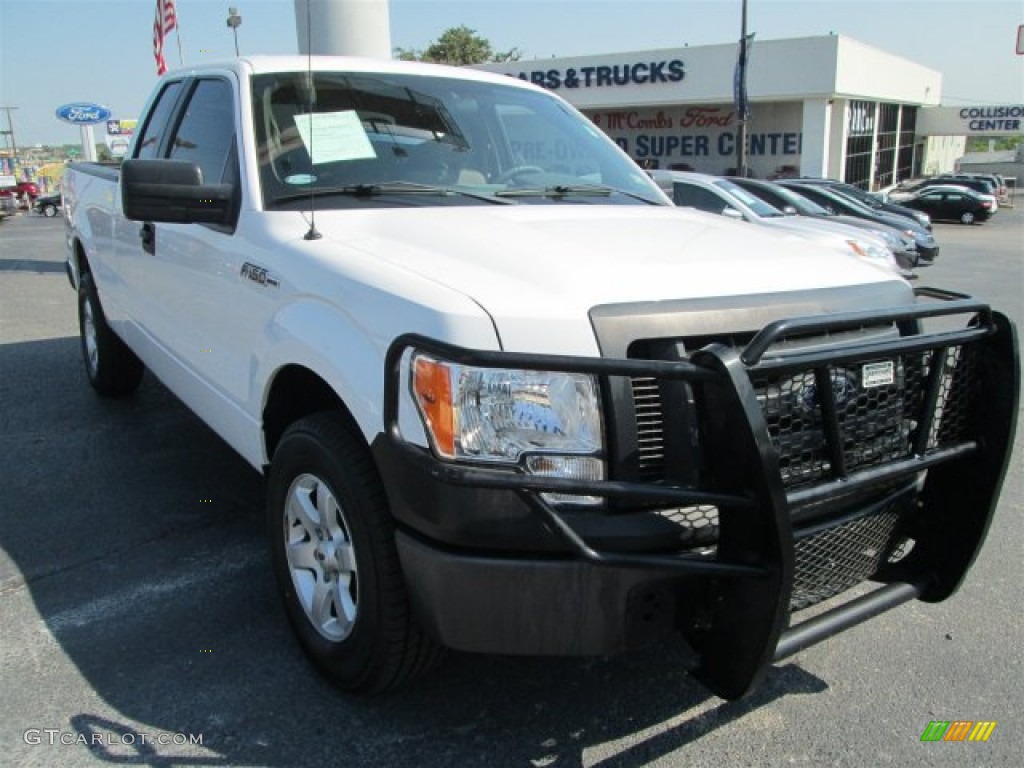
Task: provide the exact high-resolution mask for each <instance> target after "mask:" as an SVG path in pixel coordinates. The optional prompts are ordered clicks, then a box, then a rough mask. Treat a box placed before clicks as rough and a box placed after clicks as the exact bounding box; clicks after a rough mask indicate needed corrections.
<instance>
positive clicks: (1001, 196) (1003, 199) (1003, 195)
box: [953, 173, 1010, 213]
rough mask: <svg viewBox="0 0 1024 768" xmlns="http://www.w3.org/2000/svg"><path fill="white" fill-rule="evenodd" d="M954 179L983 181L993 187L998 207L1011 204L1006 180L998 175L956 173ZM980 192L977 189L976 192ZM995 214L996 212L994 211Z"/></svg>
mask: <svg viewBox="0 0 1024 768" xmlns="http://www.w3.org/2000/svg"><path fill="white" fill-rule="evenodd" d="M953 178H954V179H981V180H982V181H987V182H988V183H989V184H991V185H992V194H993V195H995V197H996V201H997V206H998V205H1005V204H1007V203H1008V202H1009V196H1010V190H1009V189H1008V188H1007V186H1006V179H1004V178H1003V177H1002V176H1001V175H999V174H998V173H954V174H953ZM977 191H978V190H977V189H975V192H977ZM993 213H995V211H994V210H993Z"/></svg>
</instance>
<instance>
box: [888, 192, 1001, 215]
mask: <svg viewBox="0 0 1024 768" xmlns="http://www.w3.org/2000/svg"><path fill="white" fill-rule="evenodd" d="M986 198H987V196H983V195H979V194H978V193H977V192H975V191H974V190H972V189H968V188H967V187H962V186H957V185H949V186H934V187H925V188H924V189H923V190H921V191H920V192H919V193H917V194H916V195H915V196H914V197H910V198H908V199H907V200H906V201H905V204H906V205H908V206H910V207H912V208H917V209H919V210H922V211H926V212H927V213H928V214H929V215H930V216H931V217H932V218H933V219H939V220H946V221H959V222H960V223H961V224H973V223H975V222H976V221H977V222H981V221H986V220H987V219H988V218H989V217H990V216H991V215H992V201H991V200H989V199H986Z"/></svg>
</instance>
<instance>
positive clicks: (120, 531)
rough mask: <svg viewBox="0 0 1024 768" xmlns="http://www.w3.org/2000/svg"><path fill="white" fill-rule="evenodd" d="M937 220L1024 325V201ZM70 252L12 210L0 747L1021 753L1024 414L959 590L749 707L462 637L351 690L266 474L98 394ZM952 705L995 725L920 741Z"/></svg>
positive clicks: (663, 676)
mask: <svg viewBox="0 0 1024 768" xmlns="http://www.w3.org/2000/svg"><path fill="white" fill-rule="evenodd" d="M936 237H937V239H938V241H939V243H940V244H941V247H942V253H941V255H940V257H939V259H938V261H937V262H936V263H935V264H934V265H933V266H931V267H927V268H924V269H922V270H920V280H919V282H920V283H921V284H928V285H936V286H941V287H945V288H950V289H953V290H959V291H963V292H966V293H970V294H973V295H976V296H978V297H980V298H983V299H986V300H988V301H990V302H991V303H992V304H993V305H994V306H996V307H997V308H999V309H1001V310H1003V311H1004V312H1006V313H1007V314H1009V315H1010V316H1011V317H1012V318H1013V319H1014V320H1015V321H1016V322H1017V323H1018V325H1019V324H1021V323H1022V322H1024V210H1022V209H1021V208H1016V209H1004V210H1001V211H1000V212H999V214H997V216H996V217H995V219H994V220H992V221H991V222H988V223H986V224H983V225H980V226H973V227H963V226H959V225H954V224H938V225H936ZM63 257H64V254H63V221H62V219H61V218H59V217H58V218H56V219H43V218H41V217H38V216H27V215H25V216H19V217H17V218H16V219H13V220H10V221H7V222H5V223H3V224H2V225H0V489H2V490H0V712H2V715H3V716H2V717H0V764H4V765H12V766H14V765H17V766H26V767H27V766H55V765H62V766H64V765H67V766H80V765H81V766H87V765H100V764H104V763H115V764H120V765H150V766H171V765H186V766H207V765H209V766H218V765H252V766H281V767H282V768H283V767H285V766H289V767H290V766H314V765H315V766H320V765H338V766H346V767H348V766H364V765H366V766H369V765H374V766H376V765H380V766H416V767H417V768H432V767H434V766H438V767H440V766H463V765H487V766H489V768H494V767H495V766H531V765H532V766H601V767H602V768H610V767H612V766H639V765H659V766H715V767H716V768H722V766H732V765H751V766H753V765H783V764H786V765H815V766H817V765H841V766H862V765H872V766H881V765H894V766H905V765H949V766H966V765H978V766H982V765H984V766H993V765H1014V766H1016V765H1019V761H1020V755H1022V754H1024V723H1022V713H1024V687H1022V684H1021V683H1022V680H1024V642H1022V641H1024V632H1022V624H1024V618H1022V611H1021V606H1020V598H1019V594H1020V584H1021V583H1022V582H1024V558H1022V557H1021V552H1022V551H1024V522H1022V519H1021V518H1022V512H1024V503H1022V486H1024V482H1022V476H1024V473H1022V465H1024V462H1022V460H1021V458H1022V457H1024V448H1022V446H1021V442H1022V440H1024V429H1018V432H1017V441H1016V454H1015V461H1014V462H1013V463H1012V466H1011V470H1010V473H1009V476H1008V478H1007V482H1006V486H1005V488H1004V492H1003V497H1002V501H1001V504H1000V507H999V510H998V512H997V516H996V520H995V522H994V525H993V528H992V530H991V532H990V535H989V540H988V542H987V544H986V547H985V549H984V551H983V552H982V554H981V556H980V558H979V560H978V562H977V563H976V565H975V568H974V570H973V571H972V573H971V574H970V576H969V577H968V579H967V582H966V583H965V585H964V587H963V588H962V589H961V591H960V592H959V593H958V594H957V595H956V596H954V597H953V598H952V599H951V600H949V601H947V602H945V603H942V604H939V605H924V604H920V603H912V604H908V605H905V606H903V607H901V608H899V609H897V610H895V611H891V612H889V613H887V614H885V615H883V616H882V617H880V618H878V619H876V620H874V621H871V622H869V623H867V624H865V625H862V626H860V627H858V628H855V629H853V630H851V631H849V632H846V633H845V634H843V635H840V636H838V637H836V638H833V639H832V640H830V641H828V642H827V643H825V644H823V645H820V646H817V647H814V648H812V649H810V650H807V651H804V652H802V653H800V654H798V655H797V656H795V657H793V658H791V659H789V660H788V661H786V662H785V663H783V664H782V665H780V666H778V667H776V668H775V669H774V670H773V671H772V672H771V673H770V674H769V676H768V678H767V680H766V681H765V683H764V684H763V685H762V687H761V688H760V689H759V690H758V691H757V692H756V694H755V695H754V696H752V697H751V698H749V699H746V700H744V701H740V702H734V703H727V702H723V701H722V700H720V699H717V698H715V697H714V696H711V695H709V694H708V693H707V691H706V690H704V689H703V688H702V687H701V686H700V685H698V684H697V683H696V682H694V681H693V680H692V679H691V678H690V677H689V676H688V674H687V669H688V667H689V666H690V665H691V664H692V661H693V660H692V658H691V657H690V656H689V655H688V654H687V653H686V652H685V651H683V650H682V649H681V648H679V647H676V646H674V645H669V646H666V647H659V648H656V649H652V650H649V651H644V652H641V653H634V654H630V655H626V656H621V657H616V658H612V659H598V660H578V659H530V658H509V657H483V656H473V655H468V654H452V655H451V657H450V658H449V659H448V662H447V664H446V665H444V666H443V667H442V668H440V669H439V670H437V671H436V672H435V673H433V674H432V675H431V676H429V677H427V678H426V679H424V680H422V681H421V682H420V683H418V684H417V685H416V686H415V687H414V688H412V689H410V690H407V691H404V692H401V693H395V694H388V695H384V696H378V697H374V698H353V697H348V696H344V695H341V694H339V693H337V692H336V691H334V690H333V689H332V688H330V687H329V686H328V685H326V684H325V683H324V682H323V681H322V680H321V679H320V678H319V677H318V676H317V674H316V673H315V672H314V671H313V670H312V669H311V668H310V667H309V666H308V665H307V664H306V662H305V660H304V658H303V656H302V655H301V652H300V651H299V649H298V646H297V645H296V643H295V642H293V641H292V638H291V636H290V632H289V630H288V628H287V626H286V622H285V618H284V614H283V611H282V610H281V608H280V606H279V602H278V598H277V594H276V590H275V586H274V582H273V577H272V574H271V570H270V564H269V560H270V556H269V552H268V550H267V547H266V545H265V541H264V535H263V525H262V511H261V510H262V481H261V478H260V477H259V476H258V475H257V474H256V473H254V472H253V471H252V470H251V469H249V467H248V466H247V465H246V464H244V463H243V462H242V460H241V459H239V458H238V457H237V456H235V455H234V454H233V453H232V452H231V450H230V449H228V448H227V447H226V446H225V445H224V444H223V443H222V442H221V441H220V440H219V439H218V438H217V437H215V436H214V435H213V434H212V433H211V432H210V431H209V430H207V429H206V428H205V427H204V426H203V425H202V424H201V423H200V422H199V421H198V420H197V419H196V418H195V417H194V416H192V415H191V414H190V413H189V412H188V411H187V410H185V408H184V407H183V406H182V405H180V404H179V403H178V402H177V401H176V400H175V399H174V398H173V397H172V396H171V395H169V394H168V393H167V391H166V390H165V389H164V388H163V387H162V386H161V385H160V384H159V383H157V382H156V381H155V380H154V379H153V378H152V377H151V376H147V378H146V379H145V380H144V383H143V386H142V388H141V389H140V391H139V392H138V394H137V395H136V396H135V397H133V398H131V399H129V400H126V401H119V402H108V401H101V400H99V399H97V398H96V397H94V396H93V394H92V392H91V390H90V389H89V387H88V385H87V383H86V380H85V375H84V372H83V370H82V364H81V359H80V353H79V348H78V330H77V320H76V312H75V296H74V294H73V293H72V291H71V289H70V288H69V286H68V282H67V279H66V277H65V276H64V272H63V266H62V262H63ZM1019 421H1020V419H1019V418H1018V424H1019ZM933 720H986V721H996V722H997V726H996V728H995V729H994V731H993V732H992V734H991V736H990V738H989V740H988V742H986V743H922V742H921V735H922V733H923V732H924V730H925V728H926V727H927V726H928V724H929V722H930V721H933ZM200 742H201V743H200ZM1014 755H1016V756H1017V757H1014Z"/></svg>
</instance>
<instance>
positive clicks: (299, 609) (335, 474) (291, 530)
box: [267, 413, 441, 693]
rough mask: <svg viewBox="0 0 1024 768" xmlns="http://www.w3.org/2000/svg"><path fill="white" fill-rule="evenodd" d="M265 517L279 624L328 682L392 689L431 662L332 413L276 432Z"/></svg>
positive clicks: (370, 498) (373, 493) (386, 527)
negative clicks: (280, 603)
mask: <svg viewBox="0 0 1024 768" xmlns="http://www.w3.org/2000/svg"><path fill="white" fill-rule="evenodd" d="M300 510H301V511H300ZM267 520H268V524H269V527H270V542H271V546H272V549H273V552H272V556H273V567H274V573H275V576H276V577H277V581H278V586H279V588H280V590H281V595H282V598H283V600H284V607H285V612H286V613H287V615H288V620H289V622H290V623H291V626H292V629H293V631H294V632H295V634H296V636H297V637H298V639H299V643H300V644H301V646H302V649H303V650H304V651H305V652H306V654H307V656H308V657H309V658H310V660H311V661H312V662H313V664H314V665H315V666H316V667H317V668H318V669H319V670H320V671H321V672H322V673H323V674H324V675H325V676H326V677H327V678H328V679H329V680H331V681H332V682H333V683H334V684H335V685H337V686H338V687H340V688H342V689H343V690H346V691H350V692H353V693H372V692H377V691H383V690H387V689H391V688H397V687H399V686H401V685H403V684H405V683H407V682H409V681H411V680H412V679H414V678H416V677H418V676H419V675H421V674H422V673H424V672H426V671H427V670H428V669H429V668H430V667H432V666H433V665H434V664H435V662H436V661H437V660H438V659H439V658H440V656H441V648H440V646H438V645H437V643H435V642H434V641H433V640H432V639H431V638H429V637H427V636H426V635H425V634H424V633H423V631H422V629H421V628H420V626H419V625H418V623H417V622H416V620H415V619H414V617H413V615H412V612H411V610H410V606H409V600H408V596H407V594H406V589H405V582H404V579H403V576H402V571H401V567H400V564H399V560H398V552H397V549H396V547H395V529H394V522H393V520H392V518H391V513H390V511H389V510H388V505H387V498H386V496H385V494H384V489H383V487H382V485H381V481H380V477H379V475H378V474H377V471H376V467H375V466H374V465H373V461H372V459H371V457H370V454H369V451H368V450H367V448H366V445H365V444H364V443H363V441H362V440H361V439H359V438H357V437H355V436H353V433H352V432H351V431H350V428H349V426H348V425H347V423H346V421H345V420H344V419H343V418H342V416H341V414H338V413H318V414H314V415H312V416H308V417H306V418H304V419H301V420H300V421H298V422H296V423H295V424H293V425H292V426H291V427H289V428H288V429H287V431H285V433H284V436H283V437H282V438H281V442H280V443H279V444H278V447H277V450H276V451H275V452H274V458H273V462H272V464H271V468H270V477H269V481H268V484H267Z"/></svg>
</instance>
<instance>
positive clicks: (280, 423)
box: [263, 365, 362, 460]
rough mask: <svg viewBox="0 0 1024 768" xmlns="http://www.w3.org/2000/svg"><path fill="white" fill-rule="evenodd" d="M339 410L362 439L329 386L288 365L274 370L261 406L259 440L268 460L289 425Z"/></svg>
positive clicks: (296, 366)
mask: <svg viewBox="0 0 1024 768" xmlns="http://www.w3.org/2000/svg"><path fill="white" fill-rule="evenodd" d="M332 410H336V411H339V412H340V413H341V414H342V415H343V416H344V418H345V419H346V421H348V422H349V425H350V426H351V428H352V429H353V431H354V434H356V435H359V436H360V437H362V432H361V431H360V430H359V428H358V426H357V424H356V420H355V418H354V417H353V416H352V414H351V413H350V412H349V410H348V408H346V407H345V403H344V402H343V401H342V399H341V398H340V397H338V394H337V393H336V392H335V391H334V390H333V389H331V386H330V385H329V384H328V383H327V382H326V381H324V380H323V379H321V378H320V377H319V376H317V375H316V374H315V373H313V372H312V371H311V370H309V369H308V368H303V367H302V366H299V365H288V366H285V367H284V368H282V369H281V370H280V371H278V373H277V375H276V376H275V377H274V383H273V384H272V385H271V388H270V394H269V395H268V396H267V403H266V405H265V406H264V407H263V440H264V442H265V444H266V449H267V458H268V460H269V459H270V458H271V457H272V456H273V455H274V451H275V450H277V444H278V443H279V442H280V440H281V436H282V435H283V434H284V432H285V430H286V429H288V427H289V425H291V424H293V423H294V422H296V421H298V420H299V419H301V418H303V417H305V416H309V415H310V414H313V413H319V412H321V411H332Z"/></svg>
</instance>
